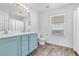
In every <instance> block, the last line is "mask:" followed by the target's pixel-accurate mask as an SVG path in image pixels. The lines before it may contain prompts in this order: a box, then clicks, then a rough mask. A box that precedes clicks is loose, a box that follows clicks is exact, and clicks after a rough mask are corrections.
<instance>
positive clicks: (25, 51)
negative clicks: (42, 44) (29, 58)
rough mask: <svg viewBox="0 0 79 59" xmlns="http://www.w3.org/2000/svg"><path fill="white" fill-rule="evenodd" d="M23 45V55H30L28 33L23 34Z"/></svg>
mask: <svg viewBox="0 0 79 59" xmlns="http://www.w3.org/2000/svg"><path fill="white" fill-rule="evenodd" d="M21 42H22V43H21V44H22V45H21V48H22V56H26V55H28V46H29V45H28V34H25V35H22V41H21Z"/></svg>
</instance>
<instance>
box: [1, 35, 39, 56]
mask: <svg viewBox="0 0 79 59" xmlns="http://www.w3.org/2000/svg"><path fill="white" fill-rule="evenodd" d="M37 46H38V44H37V34H36V33H30V34H23V35H17V36H10V37H5V38H0V56H26V55H28V54H30V53H31V52H32V51H33V50H35V49H36V48H37Z"/></svg>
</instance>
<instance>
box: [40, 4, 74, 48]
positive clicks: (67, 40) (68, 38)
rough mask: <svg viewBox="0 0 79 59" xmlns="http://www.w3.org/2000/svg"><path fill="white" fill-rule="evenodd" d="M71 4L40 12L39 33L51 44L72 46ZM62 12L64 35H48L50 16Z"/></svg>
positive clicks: (72, 8) (72, 7)
mask: <svg viewBox="0 0 79 59" xmlns="http://www.w3.org/2000/svg"><path fill="white" fill-rule="evenodd" d="M74 7H75V6H74V5H73V6H68V7H64V8H60V9H56V10H49V11H46V12H42V13H40V33H41V35H42V36H44V37H47V39H46V41H47V42H48V43H51V44H56V45H61V46H65V47H71V48H73V10H74ZM59 14H64V37H55V36H50V16H53V15H59Z"/></svg>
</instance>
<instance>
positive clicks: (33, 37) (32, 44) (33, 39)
mask: <svg viewBox="0 0 79 59" xmlns="http://www.w3.org/2000/svg"><path fill="white" fill-rule="evenodd" d="M36 48H37V34H36V33H32V34H29V53H31V52H32V51H33V50H35V49H36Z"/></svg>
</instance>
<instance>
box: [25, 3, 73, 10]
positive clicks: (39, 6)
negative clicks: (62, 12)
mask: <svg viewBox="0 0 79 59" xmlns="http://www.w3.org/2000/svg"><path fill="white" fill-rule="evenodd" d="M25 5H28V6H30V7H31V8H33V9H35V10H37V11H45V10H49V9H56V8H61V7H65V6H69V5H72V3H27V4H25Z"/></svg>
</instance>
